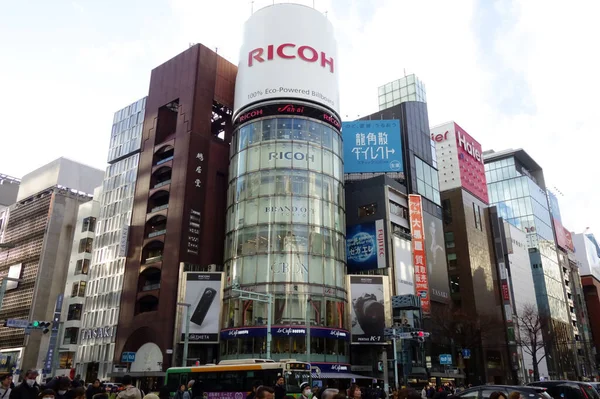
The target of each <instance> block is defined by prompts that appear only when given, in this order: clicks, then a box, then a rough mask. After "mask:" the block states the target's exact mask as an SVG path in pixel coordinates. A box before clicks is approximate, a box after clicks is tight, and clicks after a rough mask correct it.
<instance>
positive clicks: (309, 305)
mask: <svg viewBox="0 0 600 399" xmlns="http://www.w3.org/2000/svg"><path fill="white" fill-rule="evenodd" d="M311 306H312V300H311V299H310V298H308V299H307V300H306V362H307V363H310V308H311Z"/></svg>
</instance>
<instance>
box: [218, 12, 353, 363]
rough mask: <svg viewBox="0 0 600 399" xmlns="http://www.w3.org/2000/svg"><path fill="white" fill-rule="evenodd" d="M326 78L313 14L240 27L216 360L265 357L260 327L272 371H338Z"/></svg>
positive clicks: (341, 301)
mask: <svg viewBox="0 0 600 399" xmlns="http://www.w3.org/2000/svg"><path fill="white" fill-rule="evenodd" d="M337 73H338V64H337V52H336V43H335V40H334V35H333V27H332V26H331V24H330V23H329V21H328V20H327V18H326V17H325V16H324V15H323V14H321V13H320V12H318V11H316V10H314V9H312V8H309V7H305V6H301V5H296V4H277V5H273V6H269V7H266V8H263V9H261V10H259V11H257V12H256V13H254V15H252V17H251V18H250V20H249V21H248V22H247V23H246V26H245V37H244V45H243V47H242V51H241V56H240V64H239V67H238V75H237V80H236V88H235V106H234V108H235V110H234V115H233V125H234V132H233V139H232V143H231V158H230V166H229V193H228V194H229V195H228V202H227V238H226V243H225V259H224V260H225V262H224V268H225V274H226V278H227V284H226V287H225V290H224V298H223V309H224V313H223V320H224V325H223V329H222V330H221V340H222V341H221V355H222V359H236V358H240V357H248V354H253V356H254V357H260V356H264V354H265V348H266V340H265V338H266V330H267V329H266V324H267V320H268V319H269V318H270V319H271V321H272V325H273V344H272V346H271V354H272V356H273V358H274V359H277V357H279V358H290V357H294V358H296V359H298V360H311V361H312V362H315V361H319V360H320V361H324V362H328V363H327V364H335V363H337V364H338V365H339V366H340V367H347V366H346V365H345V364H346V363H347V362H348V360H349V353H348V352H349V338H350V333H349V331H348V327H349V326H348V325H347V320H346V317H345V310H346V309H347V291H346V278H345V276H346V273H345V270H346V267H345V263H346V259H345V251H346V246H345V234H346V227H345V220H346V215H345V211H344V171H343V161H342V153H343V151H342V138H341V134H340V127H341V126H340V122H339V105H338V102H339V98H338V79H337ZM234 282H236V283H239V285H240V287H241V288H242V289H244V290H252V291H254V292H257V293H265V292H267V293H270V294H272V295H273V297H274V303H273V306H272V312H271V314H270V315H269V314H268V307H267V305H266V304H264V303H261V302H253V301H240V300H239V299H237V298H236V296H234V295H231V291H230V290H229V288H230V287H231V285H232V283H234ZM269 316H270V317H269ZM309 351H310V354H308V353H307V352H309ZM261 354H262V355H261ZM340 370H341V368H340Z"/></svg>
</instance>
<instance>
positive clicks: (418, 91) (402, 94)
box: [378, 74, 427, 111]
mask: <svg viewBox="0 0 600 399" xmlns="http://www.w3.org/2000/svg"><path fill="white" fill-rule="evenodd" d="M378 92H379V110H380V111H382V110H384V109H386V108H391V107H393V106H394V105H398V104H400V103H404V102H408V101H418V102H422V103H426V102H427V93H426V91H425V84H424V83H423V82H422V81H421V80H420V79H419V78H418V77H417V76H416V75H415V74H411V75H408V76H404V77H402V78H400V79H398V80H394V81H392V82H389V83H386V84H385V85H383V86H379V89H378Z"/></svg>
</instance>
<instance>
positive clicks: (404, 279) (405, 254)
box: [393, 236, 415, 295]
mask: <svg viewBox="0 0 600 399" xmlns="http://www.w3.org/2000/svg"><path fill="white" fill-rule="evenodd" d="M393 242H394V269H395V275H396V295H415V270H414V268H413V266H412V248H411V245H410V241H408V240H405V239H403V238H400V237H398V236H394V238H393Z"/></svg>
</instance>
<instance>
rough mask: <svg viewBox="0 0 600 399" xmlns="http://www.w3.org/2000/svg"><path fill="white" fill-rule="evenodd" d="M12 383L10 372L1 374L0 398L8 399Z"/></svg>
mask: <svg viewBox="0 0 600 399" xmlns="http://www.w3.org/2000/svg"><path fill="white" fill-rule="evenodd" d="M11 384H12V374H2V376H1V377H0V399H9V398H10V391H12V389H11V387H10V385H11Z"/></svg>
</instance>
